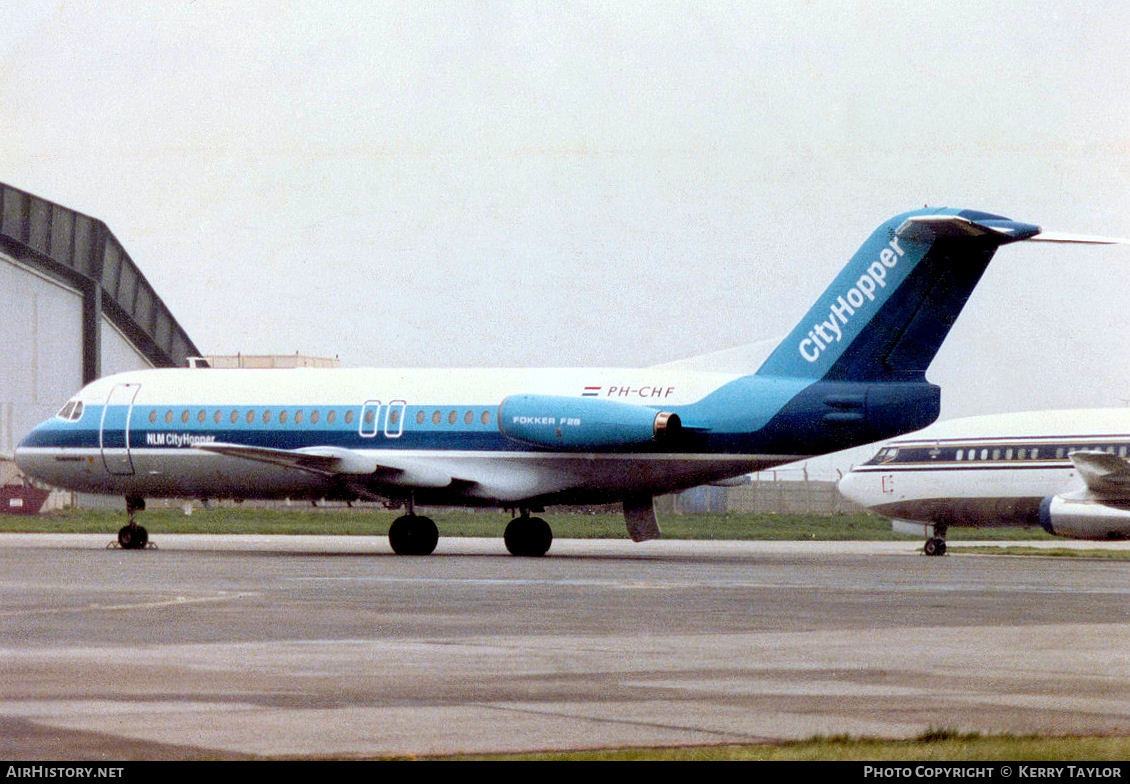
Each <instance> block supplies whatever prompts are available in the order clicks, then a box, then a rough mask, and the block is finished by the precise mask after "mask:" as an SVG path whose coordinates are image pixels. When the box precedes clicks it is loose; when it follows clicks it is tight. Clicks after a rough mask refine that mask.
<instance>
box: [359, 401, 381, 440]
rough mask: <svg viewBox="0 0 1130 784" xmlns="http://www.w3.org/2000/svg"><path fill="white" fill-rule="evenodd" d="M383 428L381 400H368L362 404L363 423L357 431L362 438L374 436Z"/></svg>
mask: <svg viewBox="0 0 1130 784" xmlns="http://www.w3.org/2000/svg"><path fill="white" fill-rule="evenodd" d="M380 429H381V401H379V400H366V401H365V405H363V406H361V424H360V425H359V426H358V429H357V433H358V435H360V436H361V437H362V438H372V437H374V436H375V435H376V434H377V433H378V432H380Z"/></svg>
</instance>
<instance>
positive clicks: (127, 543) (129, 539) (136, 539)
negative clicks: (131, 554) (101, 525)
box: [118, 525, 149, 550]
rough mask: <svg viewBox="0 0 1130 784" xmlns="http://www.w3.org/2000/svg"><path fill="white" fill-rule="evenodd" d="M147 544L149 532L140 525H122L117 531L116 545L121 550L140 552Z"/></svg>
mask: <svg viewBox="0 0 1130 784" xmlns="http://www.w3.org/2000/svg"><path fill="white" fill-rule="evenodd" d="M148 542H149V532H148V531H146V530H145V529H144V528H142V527H141V526H140V525H124V526H122V527H121V528H120V529H119V530H118V545H119V546H120V547H121V548H122V549H123V550H142V549H144V548H145V545H146V544H148Z"/></svg>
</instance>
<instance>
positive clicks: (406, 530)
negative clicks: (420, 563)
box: [388, 515, 439, 555]
mask: <svg viewBox="0 0 1130 784" xmlns="http://www.w3.org/2000/svg"><path fill="white" fill-rule="evenodd" d="M388 543H389V545H391V546H392V551H393V552H394V553H396V554H397V555H431V554H432V553H433V552H434V551H435V549H436V545H437V544H438V543H439V530H438V529H437V528H436V524H435V522H433V521H432V519H431V518H428V517H417V516H416V515H404V516H403V517H398V518H396V519H395V520H393V521H392V526H391V527H390V528H389V529H388Z"/></svg>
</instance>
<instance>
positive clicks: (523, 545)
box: [502, 517, 553, 558]
mask: <svg viewBox="0 0 1130 784" xmlns="http://www.w3.org/2000/svg"><path fill="white" fill-rule="evenodd" d="M502 540H503V541H504V542H505V543H506V549H507V550H509V551H510V554H511V555H517V556H521V557H524V558H540V557H541V556H543V555H545V554H546V553H547V552H549V548H550V546H551V545H552V544H553V529H552V528H550V527H549V523H547V522H546V521H545V520H542V519H541V518H540V517H527V518H522V517H518V518H515V519H513V520H511V521H510V523H509V525H507V526H506V530H505V531H504V532H503V534H502Z"/></svg>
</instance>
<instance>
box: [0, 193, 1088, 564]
mask: <svg viewBox="0 0 1130 784" xmlns="http://www.w3.org/2000/svg"><path fill="white" fill-rule="evenodd" d="M1021 240H1045V241H1058V242H1108V241H1109V240H1105V239H1102V238H1092V237H1079V236H1074V235H1060V234H1049V233H1047V232H1043V231H1042V230H1041V229H1040V227H1038V226H1034V225H1031V224H1025V223H1018V222H1016V221H1012V220H1009V219H1007V218H1002V217H1000V216H996V215H990V214H988V213H983V212H975V211H971V210H956V209H948V208H934V209H923V210H916V211H912V212H907V213H904V214H902V215H898V216H895V217H894V218H891V219H890V220H888V221H886V222H885V223H883V224H882V225H881V226H879V227H878V228H877V229H876V230H875V231H874V233H873V234H872V235H871V236H870V238H869V239H868V240H867V241H866V242H864V244H863V246H862V247H861V248H860V249H859V251H858V252H857V253H856V254H855V255H854V256H853V257H852V258H851V260H850V261H849V262H848V263H847V265H846V266H845V267H844V269H843V270H842V271H841V272H840V274H839V275H838V276H837V277H836V279H835V280H834V281H833V282H832V284H831V286H830V287H829V288H828V289H827V290H826V291H825V292H824V294H823V295H822V296H821V297H820V299H818V300H817V302H816V304H815V305H813V306H812V308H811V309H810V310H809V311H808V313H807V314H806V315H805V316H804V318H803V319H802V320H801V321H800V323H799V324H798V325H797V326H796V327H795V328H794V329H793V331H792V332H791V333H790V334H789V335H788V336H787V337H786V338H785V339H784V340H783V341H782V342H781V343H780V344H779V345H778V346H777V347H776V349H775V350H774V351H773V352H772V353H771V354H770V355H769V357H768V359H766V360H765V362H764V363H763V364H761V365H760V367H759V368H757V369H756V372H750V373H748V374H733V373H717V372H692V371H689V370H681V369H678V368H676V367H672V366H661V367H654V368H649V369H642V370H608V369H603V370H584V369H568V370H426V371H425V370H371V369H356V370H352V369H350V370H345V369H327V370H319V369H300V370H266V371H255V370H203V369H164V370H144V371H138V372H133V373H123V374H120V375H114V376H110V377H107V378H103V379H100V380H98V381H96V382H94V383H92V384H90V385H88V386H86V387H85V388H83V389H82V390H81V391H80V392H79V393H78V394H77V395H76V396H75V397H74V398H73V399H72V400H70V401H69V402H68V403H67V404H66V405H65V406H64V407H63V408H62V410H61V411H60V412H59V414H58V415H57V416H55V417H54V418H53V419H50V420H48V421H46V422H44V423H43V424H41V425H39V426H38V427H36V428H35V429H34V430H33V431H32V432H31V433H30V434H29V435H28V436H27V437H26V438H24V440H23V441H22V442H21V443H20V444H19V446H18V448H17V450H16V455H15V457H16V462H17V463H18V464H19V466H20V467H21V468H22V469H23V470H24V471H25V472H26V473H27V474H29V475H31V476H33V477H36V478H38V479H40V480H42V481H44V482H47V483H49V484H52V485H56V486H59V487H64V488H69V489H73V490H79V491H85V492H94V493H110V494H118V495H124V496H125V498H126V502H127V504H126V505H127V509H128V511H129V522H128V524H127V525H125V526H124V527H123V528H122V529H121V531H120V532H119V534H118V541H119V542H120V543H121V545H122V547H126V548H136V547H143V546H144V545H145V543H146V541H147V538H148V534H147V533H146V531H145V529H144V528H143V527H142V526H140V525H138V524H137V522H136V520H135V519H134V515H135V512H136V511H138V510H140V509H142V508H144V499H145V498H146V497H147V496H148V497H193V498H206V499H207V498H233V497H234V498H314V499H317V498H345V499H358V498H359V499H375V500H385V501H390V502H392V503H397V504H402V505H403V506H404V507H405V508H406V514H405V515H403V516H402V517H399V518H397V520H396V521H395V522H394V523H393V524H392V527H391V529H390V530H389V540H390V543H391V545H392V549H393V550H394V551H395V552H397V553H401V554H427V553H431V552H432V551H433V549H434V548H435V546H436V542H437V538H438V532H437V528H436V525H435V523H434V522H433V521H432V520H430V519H429V518H427V517H424V516H422V515H417V514H416V508H417V506H432V505H442V506H460V505H463V506H494V507H501V508H508V509H517V510H519V515H518V516H517V517H516V518H515V519H514V520H513V521H511V523H510V524H509V525H508V526H507V527H506V531H505V534H504V539H505V542H506V546H507V548H508V549H509V550H510V552H511V553H514V554H515V555H527V556H537V555H543V554H544V553H546V552H547V551H548V549H549V547H550V544H551V542H552V531H551V529H550V527H549V525H548V524H547V523H546V522H545V521H544V520H543V519H541V518H538V517H532V516H531V514H530V513H531V512H540V511H542V510H543V509H544V508H545V507H547V506H550V505H553V504H582V503H584V504H587V503H613V502H618V503H622V504H623V508H624V517H625V520H626V522H627V527H628V532H629V535H630V536H631V537H632V539H634V540H636V541H642V540H646V539H653V538H655V537H657V536H659V527H658V524H657V521H656V518H655V512H654V508H653V504H652V499H653V497H654V496H655V495H658V494H662V493H670V492H673V491H678V490H682V489H685V488H688V487H693V486H696V485H702V484H709V483H717V482H724V481H726V480H728V479H731V478H733V477H737V476H740V475H742V474H746V473H749V472H752V471H758V470H761V469H765V468H769V467H771V466H775V465H779V464H781V463H786V462H791V461H794V460H798V459H801V458H805V457H809V456H812V455H817V454H824V453H827V452H834V451H837V450H840V449H846V448H848V447H852V446H857V445H860V444H866V443H869V442H872V441H877V440H880V439H884V438H889V437H891V436H895V435H898V434H901V433H905V432H909V431H912V430H918V429H920V428H922V427H925V426H926V425H928V424H930V423H931V422H933V421H934V420H935V419H936V418H937V415H938V407H939V388H938V387H937V386H935V385H934V384H931V383H929V382H928V381H927V380H926V375H925V374H926V369H927V367H928V366H929V364H930V362H931V360H932V359H933V357H934V355H935V354H936V352H937V350H938V347H939V346H940V345H941V343H942V340H943V339H944V338H945V336H946V334H947V333H948V332H949V329H950V327H951V326H952V325H953V323H954V320H955V319H956V318H957V316H958V313H959V312H960V311H961V309H962V307H963V306H964V305H965V302H966V300H967V299H968V298H969V295H970V294H971V293H972V291H973V288H974V286H976V284H977V282H978V280H980V278H981V275H982V273H983V272H984V271H985V268H986V266H987V265H988V263H989V260H990V259H991V258H992V256H993V254H994V253H995V252H996V250H997V248H999V247H1000V246H1001V245H1006V244H1008V243H1012V242H1018V241H1021ZM750 370H751V371H752V370H753V368H751V369H750Z"/></svg>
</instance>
